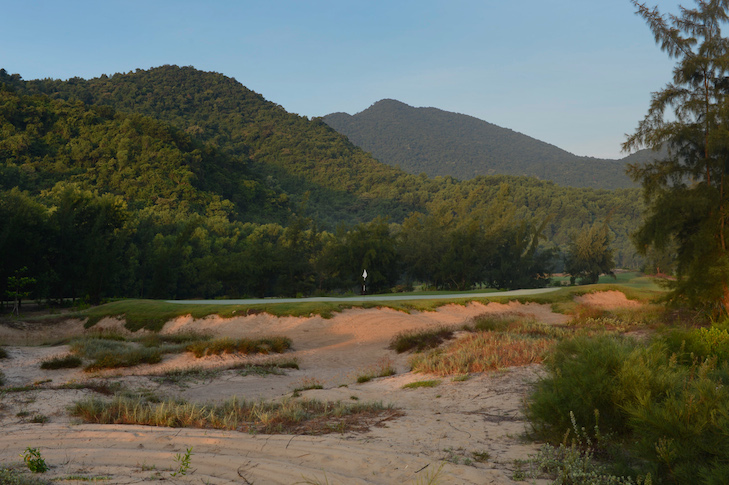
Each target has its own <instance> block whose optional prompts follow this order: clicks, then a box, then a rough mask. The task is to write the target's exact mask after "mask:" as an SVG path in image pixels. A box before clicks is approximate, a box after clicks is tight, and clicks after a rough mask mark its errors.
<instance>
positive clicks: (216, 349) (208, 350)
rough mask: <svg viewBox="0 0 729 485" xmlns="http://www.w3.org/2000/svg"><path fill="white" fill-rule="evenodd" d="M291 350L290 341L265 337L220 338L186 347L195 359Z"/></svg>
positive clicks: (282, 338) (284, 338) (285, 338)
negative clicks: (253, 338) (208, 356)
mask: <svg viewBox="0 0 729 485" xmlns="http://www.w3.org/2000/svg"><path fill="white" fill-rule="evenodd" d="M290 348H291V339H290V338H287V337H278V336H277V337H267V338H262V339H257V340H252V339H247V338H242V339H238V340H235V339H232V338H222V339H216V340H210V341H203V342H194V343H191V344H189V345H188V346H187V350H188V351H190V352H192V353H193V354H194V355H195V357H198V358H199V357H205V356H206V355H220V354H223V353H225V354H233V353H239V354H269V353H272V352H273V353H278V354H280V353H282V352H285V351H286V350H288V349H290Z"/></svg>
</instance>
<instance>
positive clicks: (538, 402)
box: [526, 336, 636, 441]
mask: <svg viewBox="0 0 729 485" xmlns="http://www.w3.org/2000/svg"><path fill="white" fill-rule="evenodd" d="M635 348H636V344H635V342H633V341H632V340H629V339H625V338H620V337H612V336H600V337H596V338H588V337H577V338H574V339H570V340H564V341H562V342H560V343H558V344H557V345H556V346H555V348H554V349H553V351H552V352H551V353H550V355H549V356H548V357H547V358H546V360H545V365H546V367H547V369H548V371H549V375H548V376H547V377H545V378H544V379H542V380H540V381H539V382H538V383H537V384H536V387H535V391H534V392H533V393H532V395H531V397H530V399H529V403H528V406H527V410H526V412H527V416H528V417H529V419H530V420H531V422H532V426H533V427H534V430H535V431H536V432H537V433H538V434H539V435H540V436H541V437H542V438H548V439H552V440H553V441H558V440H559V438H560V437H562V436H563V435H564V432H565V431H566V430H569V429H571V427H572V420H571V417H570V413H574V416H575V419H576V420H577V422H579V423H585V424H590V423H592V421H593V420H594V416H595V410H597V411H598V412H599V414H600V418H601V420H602V423H601V424H602V425H603V426H605V427H606V429H609V430H610V431H617V432H622V433H624V432H626V426H627V415H626V413H625V412H624V411H622V410H621V409H619V408H618V407H616V406H615V403H614V401H613V396H614V395H615V393H616V388H617V376H618V373H619V371H620V369H621V367H622V365H623V362H624V361H625V359H626V358H627V357H628V355H629V354H630V353H631V352H632V351H633V349H635Z"/></svg>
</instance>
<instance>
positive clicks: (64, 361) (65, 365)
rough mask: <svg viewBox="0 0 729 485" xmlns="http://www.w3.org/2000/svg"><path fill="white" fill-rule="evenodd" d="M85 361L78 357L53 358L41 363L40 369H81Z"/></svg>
mask: <svg viewBox="0 0 729 485" xmlns="http://www.w3.org/2000/svg"><path fill="white" fill-rule="evenodd" d="M82 365H83V361H82V360H81V358H80V357H78V356H76V355H64V356H63V357H53V358H52V359H48V360H44V361H43V362H41V365H40V368H41V369H45V370H54V369H75V368H76V367H81V366H82Z"/></svg>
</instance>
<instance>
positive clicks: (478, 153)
mask: <svg viewBox="0 0 729 485" xmlns="http://www.w3.org/2000/svg"><path fill="white" fill-rule="evenodd" d="M323 119H324V122H325V123H327V124H328V125H329V126H331V127H332V128H334V129H335V130H337V131H338V132H339V133H341V134H343V135H346V136H347V138H349V139H350V140H351V141H352V143H354V144H355V145H357V146H359V147H361V148H362V149H363V150H365V151H368V152H370V153H372V155H373V156H374V157H375V158H377V159H378V160H380V161H381V162H384V163H387V164H388V165H392V166H396V167H400V168H402V169H403V170H405V171H407V172H409V173H412V174H419V173H425V174H426V175H428V176H430V177H435V176H438V175H441V176H445V175H451V176H453V177H456V178H458V179H461V180H468V179H472V178H474V177H476V176H478V175H497V174H504V175H526V176H531V177H537V178H539V179H541V180H551V181H553V182H555V183H557V184H559V185H563V186H570V187H591V188H603V189H615V188H629V187H635V186H636V185H634V184H633V182H632V181H631V180H630V178H629V177H628V176H627V175H626V174H625V168H626V160H625V159H624V160H604V159H598V158H591V157H580V156H577V155H574V154H572V153H569V152H567V151H565V150H562V149H561V148H558V147H556V146H554V145H550V144H548V143H544V142H542V141H539V140H536V139H534V138H531V137H529V136H526V135H523V134H521V133H518V132H515V131H513V130H510V129H507V128H502V127H500V126H497V125H494V124H492V123H488V122H486V121H483V120H480V119H478V118H474V117H472V116H467V115H463V114H458V113H452V112H448V111H443V110H440V109H436V108H414V107H412V106H408V105H407V104H405V103H402V102H400V101H396V100H393V99H383V100H381V101H378V102H376V103H375V104H373V105H372V106H370V107H369V108H368V109H366V110H364V111H362V112H360V113H357V114H355V115H349V114H347V113H332V114H329V115H326V116H324V117H323ZM647 157H648V155H646V154H643V155H640V154H638V155H634V156H633V158H635V159H636V160H643V159H645V158H647Z"/></svg>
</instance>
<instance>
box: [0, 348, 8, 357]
mask: <svg viewBox="0 0 729 485" xmlns="http://www.w3.org/2000/svg"><path fill="white" fill-rule="evenodd" d="M9 358H10V355H9V354H8V351H7V350H5V349H4V348H2V347H0V359H9Z"/></svg>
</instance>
